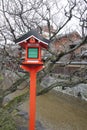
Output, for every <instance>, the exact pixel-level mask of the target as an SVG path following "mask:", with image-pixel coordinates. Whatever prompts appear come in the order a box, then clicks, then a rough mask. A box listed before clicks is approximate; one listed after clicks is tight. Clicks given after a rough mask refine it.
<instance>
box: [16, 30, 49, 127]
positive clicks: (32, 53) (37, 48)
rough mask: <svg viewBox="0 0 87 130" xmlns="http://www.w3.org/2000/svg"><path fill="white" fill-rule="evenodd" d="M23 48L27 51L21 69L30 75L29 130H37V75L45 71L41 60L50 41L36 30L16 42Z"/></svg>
mask: <svg viewBox="0 0 87 130" xmlns="http://www.w3.org/2000/svg"><path fill="white" fill-rule="evenodd" d="M16 43H18V44H19V45H20V46H21V47H22V48H24V49H25V51H26V53H25V60H24V61H23V62H22V64H21V66H20V67H21V68H22V69H24V70H26V71H28V72H29V73H30V120H29V130H35V115H36V75H37V72H39V71H40V70H42V69H43V61H42V59H41V50H42V48H45V49H47V48H48V43H49V41H48V40H47V39H45V38H43V37H42V36H41V35H39V34H38V33H37V32H36V31H35V30H31V31H30V32H28V33H27V34H25V35H23V36H22V37H21V38H19V39H17V40H16Z"/></svg>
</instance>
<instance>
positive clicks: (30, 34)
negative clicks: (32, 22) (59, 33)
mask: <svg viewBox="0 0 87 130" xmlns="http://www.w3.org/2000/svg"><path fill="white" fill-rule="evenodd" d="M31 37H34V38H35V39H36V40H38V41H39V42H41V43H42V44H44V45H45V46H48V44H49V43H50V40H48V39H46V38H44V37H43V36H42V35H41V34H39V33H38V32H37V31H36V30H31V31H29V32H28V33H26V34H24V35H23V36H21V37H20V38H18V39H16V40H15V43H17V44H21V43H23V42H25V41H27V40H28V39H30V38H31Z"/></svg>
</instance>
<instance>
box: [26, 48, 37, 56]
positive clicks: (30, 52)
mask: <svg viewBox="0 0 87 130" xmlns="http://www.w3.org/2000/svg"><path fill="white" fill-rule="evenodd" d="M28 58H38V48H28Z"/></svg>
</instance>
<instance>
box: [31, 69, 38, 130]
mask: <svg viewBox="0 0 87 130" xmlns="http://www.w3.org/2000/svg"><path fill="white" fill-rule="evenodd" d="M36 74H37V73H36V71H35V69H32V70H31V71H30V121H29V130H35V117H36Z"/></svg>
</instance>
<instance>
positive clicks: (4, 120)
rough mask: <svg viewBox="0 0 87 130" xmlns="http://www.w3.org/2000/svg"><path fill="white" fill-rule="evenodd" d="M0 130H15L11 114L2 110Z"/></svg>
mask: <svg viewBox="0 0 87 130" xmlns="http://www.w3.org/2000/svg"><path fill="white" fill-rule="evenodd" d="M0 130H17V127H16V124H15V122H14V120H13V118H12V116H11V114H10V113H8V112H7V111H6V110H4V109H0Z"/></svg>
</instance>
